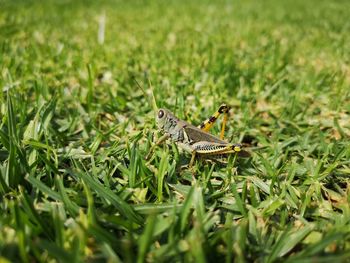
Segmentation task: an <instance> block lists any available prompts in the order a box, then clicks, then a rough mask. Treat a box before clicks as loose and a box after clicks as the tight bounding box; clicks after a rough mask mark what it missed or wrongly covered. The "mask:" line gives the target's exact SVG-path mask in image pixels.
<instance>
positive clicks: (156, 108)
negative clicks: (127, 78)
mask: <svg viewBox="0 0 350 263" xmlns="http://www.w3.org/2000/svg"><path fill="white" fill-rule="evenodd" d="M132 79H133V80H134V81H135V83H136V85H137V86H138V87H139V89H140V90H141V91H142V93H143V95H144V96H145V97H146V99H147V100H148V103H149V104H150V105H151V106H152V108H153V110H154V112H157V111H158V106H157V102H156V98H155V97H154V93H153V88H152V84H151V81H150V79H148V83H149V86H150V88H151V91H152V99H150V98H149V96H148V94H147V93H146V91H145V90H144V89H143V88H142V87H141V85H140V83H139V82H138V81H137V80H136V78H135V77H132Z"/></svg>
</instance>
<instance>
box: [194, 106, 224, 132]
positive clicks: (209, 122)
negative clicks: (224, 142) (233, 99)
mask: <svg viewBox="0 0 350 263" xmlns="http://www.w3.org/2000/svg"><path fill="white" fill-rule="evenodd" d="M229 110H230V107H229V106H227V105H226V104H221V106H220V108H219V109H218V110H217V111H216V112H215V113H214V114H213V115H211V116H210V117H209V118H208V119H206V120H205V121H204V122H202V123H201V124H200V125H199V126H198V128H200V129H201V130H202V131H205V132H208V131H209V130H210V128H211V127H213V125H214V123H215V122H216V120H217V119H218V118H219V116H220V115H221V114H224V118H223V121H222V125H221V132H220V139H223V138H224V134H225V127H226V122H227V115H228V111H229Z"/></svg>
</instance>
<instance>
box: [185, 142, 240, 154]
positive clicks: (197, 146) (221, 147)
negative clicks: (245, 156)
mask: <svg viewBox="0 0 350 263" xmlns="http://www.w3.org/2000/svg"><path fill="white" fill-rule="evenodd" d="M192 148H193V150H194V151H196V153H197V154H203V155H220V154H228V153H238V152H241V151H242V145H241V144H239V143H237V144H232V143H225V144H223V143H213V142H198V143H194V144H193V145H192Z"/></svg>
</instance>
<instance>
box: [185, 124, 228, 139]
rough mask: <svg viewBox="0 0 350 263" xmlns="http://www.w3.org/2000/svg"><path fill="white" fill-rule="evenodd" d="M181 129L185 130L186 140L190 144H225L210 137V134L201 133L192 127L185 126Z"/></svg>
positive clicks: (212, 136)
mask: <svg viewBox="0 0 350 263" xmlns="http://www.w3.org/2000/svg"><path fill="white" fill-rule="evenodd" d="M183 129H184V130H185V133H186V135H187V137H188V140H189V142H191V143H196V142H202V141H205V142H215V143H223V144H225V143H227V142H225V141H223V140H220V139H219V138H217V137H215V136H214V135H211V134H210V133H207V132H204V131H202V130H201V129H199V128H197V127H195V126H193V125H186V126H184V127H183Z"/></svg>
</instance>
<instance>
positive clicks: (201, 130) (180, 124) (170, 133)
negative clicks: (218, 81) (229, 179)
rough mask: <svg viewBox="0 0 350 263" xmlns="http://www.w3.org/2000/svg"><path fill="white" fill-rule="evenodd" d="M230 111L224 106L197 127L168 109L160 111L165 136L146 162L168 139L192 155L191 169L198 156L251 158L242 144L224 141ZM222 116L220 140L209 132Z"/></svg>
mask: <svg viewBox="0 0 350 263" xmlns="http://www.w3.org/2000/svg"><path fill="white" fill-rule="evenodd" d="M229 110H230V107H228V106H227V105H226V104H222V105H221V106H220V107H219V109H218V110H217V111H216V112H215V113H214V114H213V115H212V116H210V118H208V119H207V120H205V121H204V122H202V123H201V124H200V125H199V126H197V127H196V126H194V125H192V124H190V123H188V122H186V121H183V120H180V119H179V118H177V117H176V116H175V115H174V114H173V113H171V112H170V111H169V110H167V109H159V110H158V112H157V116H156V122H157V126H158V128H159V129H160V130H161V131H162V132H163V133H164V135H163V136H162V137H161V138H159V140H158V141H157V142H156V143H155V145H153V146H152V147H151V149H150V151H149V153H148V154H147V156H146V160H148V159H149V158H150V156H151V154H152V152H153V150H154V149H155V147H157V146H158V145H159V144H161V143H162V142H164V141H166V140H167V139H170V140H172V141H174V142H175V143H177V144H179V146H180V147H181V148H183V149H184V150H186V151H188V152H190V153H191V154H192V157H191V161H190V164H189V167H192V165H193V163H194V161H195V157H196V156H197V155H200V156H212V155H227V154H239V155H240V156H244V157H247V156H249V155H250V154H249V152H247V151H245V150H243V149H242V144H239V143H228V142H226V141H224V133H225V126H226V122H227V115H228V111H229ZM221 114H224V118H223V122H222V126H221V133H220V138H218V137H216V136H214V135H212V134H210V133H208V131H209V130H210V128H211V127H213V126H214V123H215V122H216V120H217V119H218V117H219V116H220V115H221Z"/></svg>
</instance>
